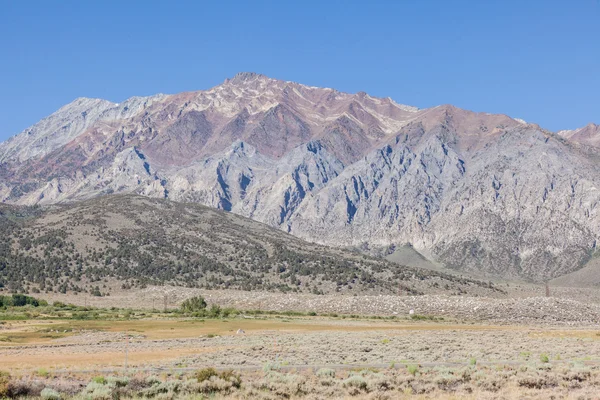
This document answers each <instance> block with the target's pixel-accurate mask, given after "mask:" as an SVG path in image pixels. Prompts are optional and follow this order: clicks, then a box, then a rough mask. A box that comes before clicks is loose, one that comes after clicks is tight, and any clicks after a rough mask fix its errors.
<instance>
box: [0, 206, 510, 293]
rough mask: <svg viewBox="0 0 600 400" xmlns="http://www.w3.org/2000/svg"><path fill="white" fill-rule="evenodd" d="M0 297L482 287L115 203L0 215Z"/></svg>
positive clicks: (192, 214) (228, 218) (192, 210)
mask: <svg viewBox="0 0 600 400" xmlns="http://www.w3.org/2000/svg"><path fill="white" fill-rule="evenodd" d="M0 231H2V232H3V235H2V236H1V237H0V271H1V272H2V273H1V274H0V288H2V287H5V286H6V287H7V288H8V289H11V290H19V291H24V290H31V291H33V292H36V291H46V292H50V291H54V292H63V293H64V292H67V291H68V292H84V291H85V292H89V293H92V294H96V295H99V294H108V292H109V290H110V289H109V288H110V287H114V286H115V285H118V286H121V287H122V288H125V289H127V288H130V287H144V286H145V285H147V284H154V285H161V284H171V285H178V286H186V287H202V288H220V289H224V288H230V289H242V290H254V289H260V290H271V291H283V292H312V293H331V292H344V293H396V292H397V290H398V288H402V290H404V291H405V292H406V293H412V294H419V293H446V294H451V293H454V294H457V293H470V294H485V295H499V296H502V295H503V292H502V291H501V290H499V289H496V288H494V287H493V286H492V285H490V284H487V283H482V282H478V281H474V280H470V279H464V278H458V277H456V276H451V275H445V274H441V273H434V272H429V271H425V270H420V269H416V268H410V267H403V266H399V265H397V264H391V263H388V262H386V261H384V260H379V259H374V258H369V257H365V256H363V255H360V254H357V253H352V252H349V251H344V250H340V249H333V248H328V247H324V246H319V245H315V244H312V243H308V242H304V241H302V240H300V239H298V238H296V237H294V236H291V235H288V234H286V233H284V232H281V231H280V230H277V229H274V228H270V227H268V226H267V225H264V224H261V223H258V222H255V221H252V220H250V219H247V218H243V217H240V216H237V215H235V214H232V213H226V212H223V211H218V210H215V209H212V208H208V207H204V206H200V205H197V204H184V203H175V202H170V201H167V200H158V199H149V198H146V197H140V196H133V195H125V196H105V197H101V198H98V199H93V200H88V201H85V202H80V203H75V204H72V205H68V206H64V205H61V206H50V207H46V208H39V207H38V208H23V207H6V206H5V207H3V208H0Z"/></svg>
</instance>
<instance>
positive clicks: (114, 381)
mask: <svg viewBox="0 0 600 400" xmlns="http://www.w3.org/2000/svg"><path fill="white" fill-rule="evenodd" d="M106 383H108V384H109V385H112V386H115V387H125V386H127V385H128V384H129V378H128V377H126V376H109V377H108V378H106Z"/></svg>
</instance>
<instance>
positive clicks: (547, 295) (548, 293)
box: [546, 281, 550, 297]
mask: <svg viewBox="0 0 600 400" xmlns="http://www.w3.org/2000/svg"><path fill="white" fill-rule="evenodd" d="M546 297H550V285H549V284H548V281H546Z"/></svg>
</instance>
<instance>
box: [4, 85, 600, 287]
mask: <svg viewBox="0 0 600 400" xmlns="http://www.w3.org/2000/svg"><path fill="white" fill-rule="evenodd" d="M597 143H600V130H599V129H598V127H597V125H593V124H592V125H589V126H588V127H585V128H582V129H579V130H575V131H563V132H559V134H553V133H551V132H548V131H546V130H544V129H542V128H540V127H539V126H537V125H534V124H527V123H524V122H523V121H518V120H513V119H511V118H509V117H507V116H504V115H491V114H484V113H479V114H478V113H472V112H469V111H465V110H460V109H457V108H455V107H452V106H439V107H434V108H431V109H425V110H419V109H416V108H413V107H409V106H402V105H399V104H396V103H394V102H393V101H392V100H390V99H378V98H373V97H371V96H369V95H367V94H365V93H358V94H347V93H341V92H337V91H335V90H333V89H322V88H313V87H308V86H304V85H300V84H296V83H292V82H283V81H278V80H274V79H270V78H267V77H265V76H262V75H258V74H249V73H244V74H238V75H237V76H236V77H234V78H233V79H231V80H226V81H225V82H224V83H223V84H222V85H219V86H217V87H215V88H213V89H210V90H208V91H203V92H191V93H182V94H179V95H157V96H152V97H149V98H132V99H130V100H127V101H126V102H124V103H121V104H113V103H110V102H106V101H102V100H92V99H78V100H76V101H74V102H73V103H71V104H69V105H67V106H65V107H63V108H61V109H60V110H59V111H57V112H56V113H55V114H53V115H51V116H50V117H48V118H46V119H44V120H42V121H41V122H40V123H38V124H36V125H34V126H33V127H31V128H30V129H28V130H25V131H24V132H23V133H21V134H19V135H17V136H15V137H14V138H12V139H10V140H8V141H7V142H5V143H2V144H0V199H1V200H2V201H4V202H10V203H19V204H37V203H40V204H47V203H56V202H66V201H74V200H79V199H86V198H90V197H94V196H98V195H102V194H109V193H122V192H133V193H138V194H143V195H147V196H152V197H166V198H169V199H172V200H175V201H186V202H198V203H202V204H205V205H209V206H212V207H216V208H220V209H224V210H228V211H231V212H234V213H237V214H241V215H244V216H247V217H250V218H253V219H255V220H258V221H261V222H264V223H267V224H269V225H271V226H276V227H279V228H281V229H283V230H285V231H288V232H290V233H292V234H294V235H297V236H300V237H302V238H304V239H308V240H311V241H315V242H319V243H323V244H330V245H336V246H360V247H366V248H377V247H387V246H390V245H403V244H410V245H412V246H413V247H414V248H415V249H416V250H418V251H420V252H421V253H423V254H426V255H428V256H430V257H431V258H433V259H435V260H436V261H438V262H441V263H444V264H445V265H446V266H448V267H451V268H455V269H459V270H463V271H467V272H469V271H472V272H486V273H492V274H496V275H500V276H504V277H511V278H527V279H533V280H545V279H548V278H551V277H557V276H560V275H563V274H566V273H570V272H573V271H575V270H577V269H579V268H581V267H582V266H583V265H584V264H585V263H586V262H587V261H589V259H590V258H591V257H592V256H593V254H594V253H595V252H596V242H597V239H598V237H599V235H600V217H599V211H598V205H599V201H600V190H599V189H598V188H600V164H599V160H600V157H598V152H599V151H600V150H599V149H598V148H597V147H595V146H596V144H597Z"/></svg>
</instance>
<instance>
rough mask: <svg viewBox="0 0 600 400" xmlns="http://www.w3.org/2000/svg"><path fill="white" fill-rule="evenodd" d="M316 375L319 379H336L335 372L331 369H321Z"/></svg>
mask: <svg viewBox="0 0 600 400" xmlns="http://www.w3.org/2000/svg"><path fill="white" fill-rule="evenodd" d="M316 375H317V376H318V377H319V378H326V377H327V378H335V371H334V370H332V369H331V368H320V369H319V370H318V371H317V373H316Z"/></svg>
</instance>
